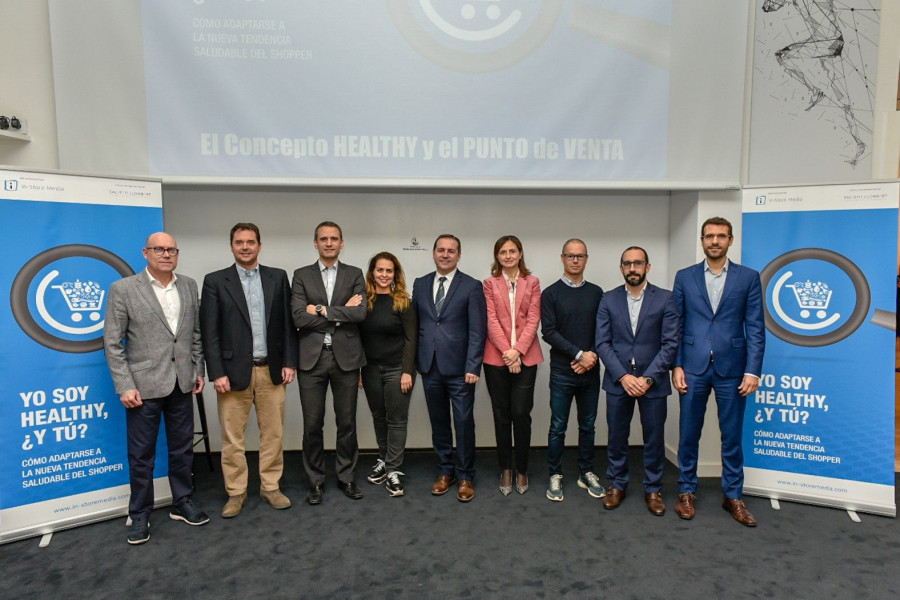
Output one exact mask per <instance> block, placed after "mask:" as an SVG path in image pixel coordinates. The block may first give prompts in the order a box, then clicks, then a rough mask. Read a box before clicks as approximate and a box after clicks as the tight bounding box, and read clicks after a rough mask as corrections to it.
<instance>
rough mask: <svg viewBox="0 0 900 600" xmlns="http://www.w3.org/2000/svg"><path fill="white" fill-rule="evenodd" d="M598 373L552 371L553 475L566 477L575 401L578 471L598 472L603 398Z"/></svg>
mask: <svg viewBox="0 0 900 600" xmlns="http://www.w3.org/2000/svg"><path fill="white" fill-rule="evenodd" d="M597 375H598V374H597V371H589V372H588V373H586V374H584V375H576V374H575V373H572V374H568V373H560V372H558V371H553V370H551V371H550V433H549V434H548V435H547V462H548V463H549V466H550V475H561V474H562V455H563V449H564V448H565V443H566V426H567V425H568V424H569V411H570V410H571V408H572V398H573V397H574V398H575V407H576V410H577V411H578V468H579V470H580V471H581V473H582V474H583V473H587V472H588V471H593V470H594V421H596V420H597V403H598V401H599V399H600V378H599V377H598V376H597Z"/></svg>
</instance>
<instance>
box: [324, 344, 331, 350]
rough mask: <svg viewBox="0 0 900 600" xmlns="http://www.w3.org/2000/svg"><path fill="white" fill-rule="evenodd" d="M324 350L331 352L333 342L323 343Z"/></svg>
mask: <svg viewBox="0 0 900 600" xmlns="http://www.w3.org/2000/svg"><path fill="white" fill-rule="evenodd" d="M322 350H324V351H326V352H331V344H322Z"/></svg>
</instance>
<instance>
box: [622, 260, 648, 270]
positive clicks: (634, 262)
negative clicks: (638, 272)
mask: <svg viewBox="0 0 900 600" xmlns="http://www.w3.org/2000/svg"><path fill="white" fill-rule="evenodd" d="M646 264H647V261H646V260H623V261H622V266H623V267H625V268H626V269H629V268H631V267H632V266H634V267H638V268H640V267H643V266H644V265H646Z"/></svg>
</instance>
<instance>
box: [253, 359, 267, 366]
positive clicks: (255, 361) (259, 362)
mask: <svg viewBox="0 0 900 600" xmlns="http://www.w3.org/2000/svg"><path fill="white" fill-rule="evenodd" d="M267 364H269V363H267V362H266V359H265V358H254V359H253V366H254V367H264V366H266V365H267Z"/></svg>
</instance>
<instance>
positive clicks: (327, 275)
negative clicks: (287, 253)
mask: <svg viewBox="0 0 900 600" xmlns="http://www.w3.org/2000/svg"><path fill="white" fill-rule="evenodd" d="M316 262H317V263H318V265H319V272H320V273H321V274H322V283H323V284H325V294H326V295H327V296H328V306H331V295H332V294H333V293H334V282H335V281H337V267H338V264H337V263H334V264H333V265H331V266H330V267H326V266H325V265H323V264H322V261H321V260H319V261H316ZM325 343H326V344H330V343H331V334H330V333H326V334H325Z"/></svg>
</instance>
